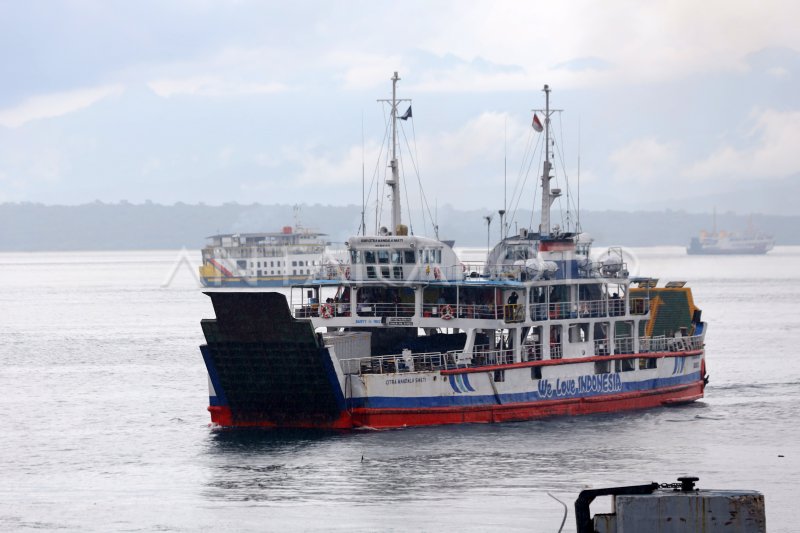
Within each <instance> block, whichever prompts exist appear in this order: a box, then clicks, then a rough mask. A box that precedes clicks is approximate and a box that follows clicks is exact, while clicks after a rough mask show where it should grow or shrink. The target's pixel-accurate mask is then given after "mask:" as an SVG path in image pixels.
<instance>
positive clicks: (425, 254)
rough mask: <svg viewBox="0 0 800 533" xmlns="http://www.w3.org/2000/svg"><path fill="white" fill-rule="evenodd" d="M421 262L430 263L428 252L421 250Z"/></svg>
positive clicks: (429, 253)
mask: <svg viewBox="0 0 800 533" xmlns="http://www.w3.org/2000/svg"><path fill="white" fill-rule="evenodd" d="M422 262H423V263H430V262H431V252H430V250H423V251H422Z"/></svg>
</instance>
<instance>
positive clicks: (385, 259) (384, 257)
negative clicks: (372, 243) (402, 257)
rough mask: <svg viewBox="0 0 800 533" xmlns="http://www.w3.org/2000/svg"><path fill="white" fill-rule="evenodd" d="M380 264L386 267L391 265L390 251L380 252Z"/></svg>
mask: <svg viewBox="0 0 800 533" xmlns="http://www.w3.org/2000/svg"><path fill="white" fill-rule="evenodd" d="M378 263H380V264H381V265H385V264H388V263H389V251H388V250H378Z"/></svg>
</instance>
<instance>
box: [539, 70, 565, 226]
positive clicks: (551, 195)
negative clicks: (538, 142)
mask: <svg viewBox="0 0 800 533" xmlns="http://www.w3.org/2000/svg"><path fill="white" fill-rule="evenodd" d="M542 90H543V91H544V97H545V108H544V168H543V170H542V222H541V225H540V226H539V234H540V236H541V237H542V238H546V237H549V236H550V206H551V205H552V204H553V201H555V199H556V198H558V197H559V196H561V190H559V189H553V190H552V191H551V190H550V180H551V179H553V176H551V175H550V170H551V169H552V168H553V165H552V163H550V115H551V114H553V113H555V112H556V111H557V110H555V109H554V110H551V109H550V86H549V85H545V86H544V89H542Z"/></svg>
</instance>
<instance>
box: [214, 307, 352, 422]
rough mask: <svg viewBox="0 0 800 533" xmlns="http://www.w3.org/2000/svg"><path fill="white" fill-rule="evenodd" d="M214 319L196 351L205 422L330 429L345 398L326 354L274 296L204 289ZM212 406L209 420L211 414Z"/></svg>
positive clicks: (306, 327) (305, 325)
mask: <svg viewBox="0 0 800 533" xmlns="http://www.w3.org/2000/svg"><path fill="white" fill-rule="evenodd" d="M206 294H207V295H208V296H209V297H211V301H212V303H213V304H214V311H215V313H216V316H217V318H216V319H215V320H213V319H211V320H208V319H207V320H202V321H201V325H202V328H203V333H204V335H205V337H206V342H207V344H206V345H204V346H201V352H202V353H203V358H204V359H205V362H206V368H207V369H208V374H209V377H210V379H211V383H212V384H213V386H214V390H215V393H216V397H212V406H211V408H210V410H211V411H212V420H214V421H215V422H216V423H218V424H220V425H223V426H227V425H231V426H250V425H275V426H283V427H287V426H314V427H324V426H328V425H330V426H334V425H337V421H339V419H340V418H341V417H342V414H343V411H344V398H343V395H342V391H341V387H340V385H339V380H338V378H337V376H336V372H335V370H334V368H333V364H332V362H331V358H330V354H329V352H328V349H327V348H325V347H324V346H323V345H322V344H321V343H320V342H319V340H318V339H317V337H316V336H315V334H314V330H313V327H312V326H311V322H310V321H308V320H295V319H294V318H293V317H292V316H291V313H290V311H289V306H288V304H287V303H286V298H285V297H284V296H283V295H282V294H279V293H249V292H226V293H223V292H208V293H206ZM215 409H216V415H217V416H216V417H215V416H214V414H215Z"/></svg>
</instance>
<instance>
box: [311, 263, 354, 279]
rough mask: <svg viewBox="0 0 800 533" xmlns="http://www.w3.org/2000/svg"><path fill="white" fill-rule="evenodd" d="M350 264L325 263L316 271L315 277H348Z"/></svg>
mask: <svg viewBox="0 0 800 533" xmlns="http://www.w3.org/2000/svg"><path fill="white" fill-rule="evenodd" d="M349 270H350V266H349V265H346V264H342V265H323V266H322V267H321V268H319V269H318V270H317V271H316V272H315V273H314V278H315V279H346V278H347V273H348V271H349Z"/></svg>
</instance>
